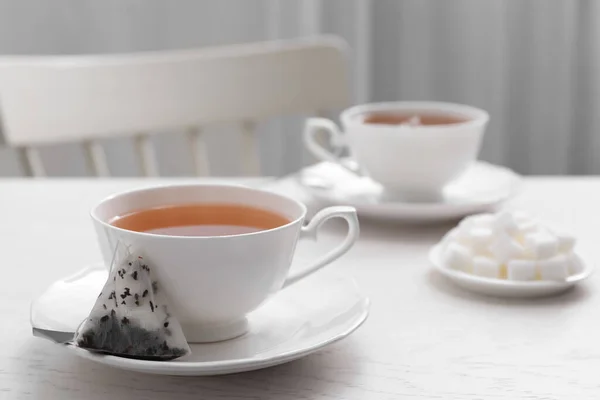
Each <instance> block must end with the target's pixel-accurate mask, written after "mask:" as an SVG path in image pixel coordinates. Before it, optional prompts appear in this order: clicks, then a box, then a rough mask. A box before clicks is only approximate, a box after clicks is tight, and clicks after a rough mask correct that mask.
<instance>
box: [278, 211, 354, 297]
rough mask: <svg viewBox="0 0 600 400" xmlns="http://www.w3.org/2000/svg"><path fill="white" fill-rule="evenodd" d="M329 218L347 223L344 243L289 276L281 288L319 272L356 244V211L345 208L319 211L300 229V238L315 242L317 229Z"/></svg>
mask: <svg viewBox="0 0 600 400" xmlns="http://www.w3.org/2000/svg"><path fill="white" fill-rule="evenodd" d="M331 218H343V219H345V220H346V222H347V223H348V233H347V234H346V237H345V238H344V241H343V242H342V243H341V244H339V245H338V246H337V247H336V248H334V249H333V250H330V251H329V252H327V253H326V254H324V255H323V256H321V257H320V258H318V259H317V260H316V261H314V262H312V263H311V264H310V265H309V266H308V267H305V268H303V269H302V270H301V271H298V272H296V273H293V274H290V275H289V276H288V277H287V279H286V280H285V282H284V283H283V287H287V286H290V285H292V284H294V283H296V282H298V281H299V280H301V279H303V278H306V277H307V276H308V275H310V274H312V273H314V272H316V271H318V270H320V269H321V268H323V267H324V266H326V265H327V264H329V263H330V262H332V261H333V260H335V259H336V258H338V257H340V256H341V255H343V254H344V253H346V252H347V251H348V250H350V248H351V247H352V245H353V244H354V242H356V239H358V235H359V232H360V229H359V226H358V217H357V216H356V209H354V207H347V206H337V207H328V208H326V209H324V210H321V211H319V212H318V213H317V214H316V215H315V216H314V218H313V219H312V220H311V221H310V223H309V224H308V225H306V226H303V227H302V230H301V231H300V238H303V237H308V238H311V239H313V240H317V232H318V230H319V228H320V227H321V225H322V224H323V223H324V222H325V221H327V220H329V219H331Z"/></svg>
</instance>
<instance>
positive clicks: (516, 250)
mask: <svg viewBox="0 0 600 400" xmlns="http://www.w3.org/2000/svg"><path fill="white" fill-rule="evenodd" d="M488 249H489V250H490V252H491V253H492V254H493V255H494V257H495V258H496V260H498V262H500V264H504V263H506V262H507V261H508V260H510V259H512V258H523V257H524V256H525V249H524V248H523V246H521V245H520V244H519V243H518V242H517V241H516V240H515V239H513V238H512V237H510V236H509V235H508V234H506V233H504V232H498V233H496V235H495V237H494V239H493V240H492V243H491V244H490V246H489V247H488Z"/></svg>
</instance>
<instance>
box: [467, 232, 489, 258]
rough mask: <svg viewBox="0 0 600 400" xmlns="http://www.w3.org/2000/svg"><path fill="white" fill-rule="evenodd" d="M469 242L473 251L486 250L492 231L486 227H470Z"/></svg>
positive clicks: (481, 251)
mask: <svg viewBox="0 0 600 400" xmlns="http://www.w3.org/2000/svg"><path fill="white" fill-rule="evenodd" d="M469 237H470V244H471V248H472V250H473V252H474V253H477V254H483V253H486V252H487V248H488V246H489V245H490V244H491V243H492V238H493V232H492V230H491V229H487V228H472V229H471V230H470V231H469Z"/></svg>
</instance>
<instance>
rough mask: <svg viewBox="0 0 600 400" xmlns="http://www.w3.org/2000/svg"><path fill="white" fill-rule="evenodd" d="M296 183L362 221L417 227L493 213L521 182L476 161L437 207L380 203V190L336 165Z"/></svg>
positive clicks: (323, 166) (322, 166)
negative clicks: (348, 209)
mask: <svg viewBox="0 0 600 400" xmlns="http://www.w3.org/2000/svg"><path fill="white" fill-rule="evenodd" d="M299 180H300V183H301V184H302V185H303V186H304V187H306V188H308V189H309V190H310V192H311V194H312V195H313V196H315V197H316V198H318V199H319V200H320V201H322V202H324V203H326V204H327V205H334V204H344V205H350V206H353V207H355V208H356V209H357V211H358V214H359V216H361V217H367V218H373V219H385V220H397V221H404V222H412V223H418V222H434V221H449V220H456V219H459V218H462V217H465V216H467V215H471V214H476V213H481V212H487V211H493V210H494V209H496V208H498V207H499V206H500V205H501V204H502V203H503V202H504V201H506V200H507V199H509V198H510V197H512V196H514V195H515V193H516V192H517V189H518V187H519V184H520V182H521V177H520V176H519V175H517V174H516V173H515V172H513V171H512V170H510V169H508V168H504V167H501V166H498V165H492V164H488V163H486V162H483V161H477V162H476V163H474V164H473V166H472V167H471V168H470V169H469V170H468V171H467V172H465V174H464V175H463V176H462V177H460V178H459V179H458V180H456V181H454V182H452V183H450V184H449V185H448V186H447V187H446V188H445V189H444V193H443V194H444V199H443V201H441V202H437V203H402V202H389V201H385V200H382V192H383V190H382V187H381V185H379V184H378V183H376V182H374V181H373V180H371V179H370V178H367V177H360V176H358V175H356V174H353V173H352V172H350V171H349V170H347V169H346V168H344V167H342V166H340V165H338V164H335V163H329V162H322V163H319V164H316V165H314V166H312V167H309V168H306V169H304V170H303V171H302V172H301V174H300V176H299Z"/></svg>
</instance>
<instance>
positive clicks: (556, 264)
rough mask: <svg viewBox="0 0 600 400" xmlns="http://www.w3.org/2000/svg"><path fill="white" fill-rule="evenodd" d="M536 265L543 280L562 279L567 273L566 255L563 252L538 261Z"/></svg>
mask: <svg viewBox="0 0 600 400" xmlns="http://www.w3.org/2000/svg"><path fill="white" fill-rule="evenodd" d="M538 267H539V269H540V277H541V278H542V279H543V280H548V281H550V280H553V281H563V280H565V279H566V278H567V276H568V275H569V273H568V265H567V257H565V256H564V255H563V254H559V255H557V256H554V257H552V258H548V259H546V260H541V261H538Z"/></svg>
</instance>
